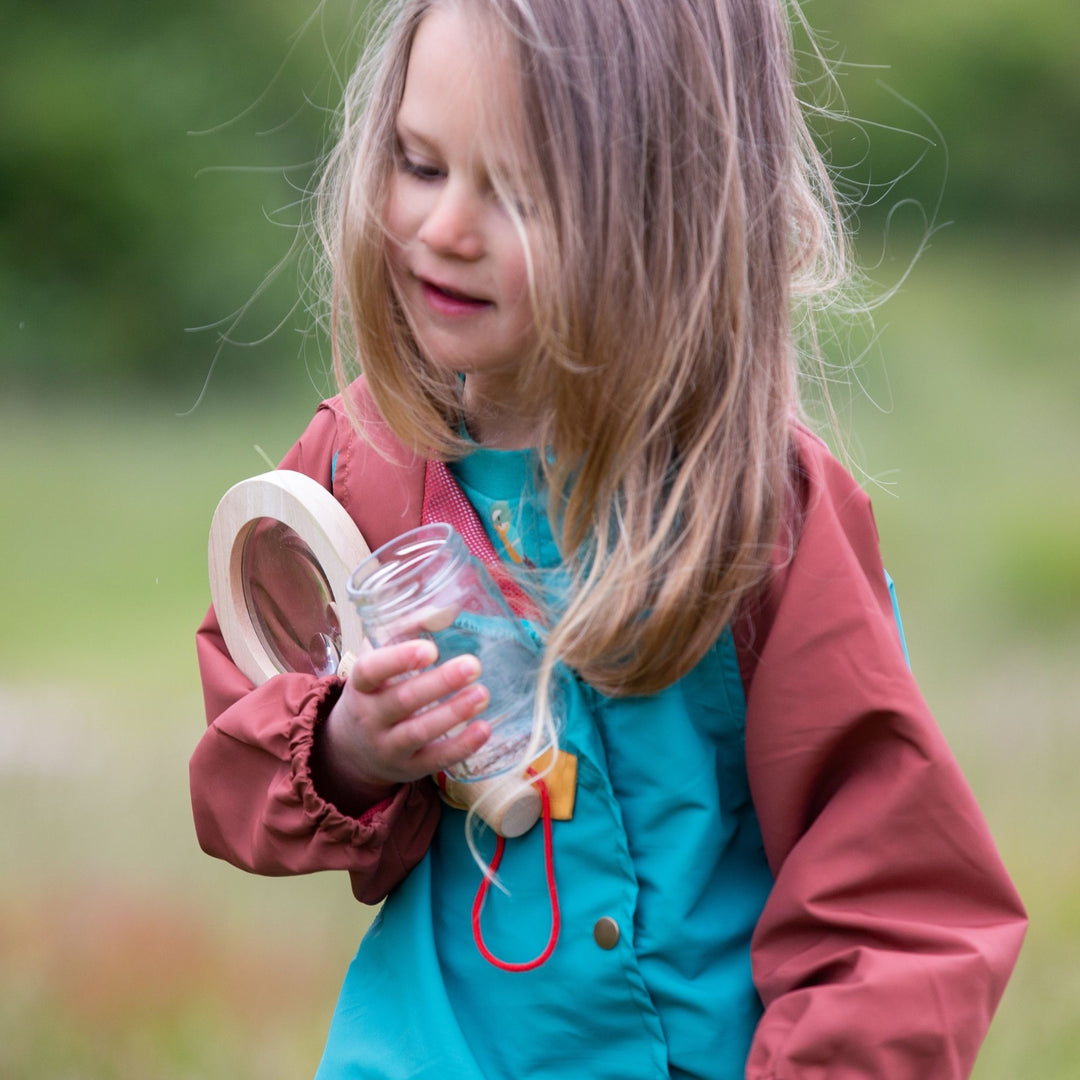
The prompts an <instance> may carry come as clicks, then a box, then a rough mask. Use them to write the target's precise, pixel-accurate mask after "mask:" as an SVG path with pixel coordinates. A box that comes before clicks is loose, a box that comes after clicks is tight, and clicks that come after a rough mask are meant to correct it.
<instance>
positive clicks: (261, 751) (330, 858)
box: [190, 402, 440, 903]
mask: <svg viewBox="0 0 1080 1080" xmlns="http://www.w3.org/2000/svg"><path fill="white" fill-rule="evenodd" d="M347 424H348V421H347V420H346V419H345V417H344V413H343V411H342V409H341V407H340V403H339V402H328V403H325V404H324V405H323V406H322V407H320V409H319V411H318V413H317V414H316V416H315V418H314V420H313V421H312V423H311V425H310V426H309V427H308V429H307V430H306V431H305V433H304V434H303V436H302V437H301V438H300V440H299V441H298V442H297V443H296V445H295V446H294V447H293V448H292V449H291V450H290V451H289V453H288V454H287V455H286V457H285V458H284V460H283V461H282V463H281V467H282V468H289V469H296V470H297V471H300V472H304V473H306V474H307V475H309V476H312V477H313V478H314V479H316V480H318V481H319V482H320V483H322V484H323V485H324V486H325V487H327V488H330V487H331V478H332V475H333V477H334V483H333V489H334V491H335V494H338V488H339V486H340V480H341V477H340V476H339V475H337V474H338V473H339V472H341V473H342V474H343V475H346V476H347V475H348V466H349V465H350V464H353V465H355V462H356V458H357V457H358V455H359V452H358V451H357V450H356V449H355V447H353V446H352V443H353V441H355V437H353V438H352V439H350V438H349V436H350V434H351V432H350V431H349V429H348V428H347ZM343 450H344V453H345V459H344V461H342V452H343ZM335 455H337V456H338V459H339V460H338V462H335ZM385 461H386V458H385V457H384V456H380V455H376V456H375V457H374V458H370V459H366V460H365V462H364V464H366V465H367V466H368V467H369V470H370V472H371V473H372V476H373V481H372V484H371V487H370V490H369V491H367V492H364V493H363V495H361V490H362V474H359V473H356V472H355V470H354V473H353V476H352V480H351V483H352V487H351V488H350V489H349V490H350V491H351V493H352V495H353V498H352V500H351V501H352V502H353V504H354V505H355V504H357V503H358V502H359V503H362V504H363V506H364V507H365V516H366V517H368V518H371V517H372V516H373V515H375V516H377V515H379V514H380V510H382V511H383V512H385V517H384V519H383V520H384V521H385V520H387V518H388V519H389V522H390V523H393V522H394V521H395V519H396V517H398V516H401V515H404V514H407V513H408V505H407V504H406V503H403V502H402V500H403V498H407V497H409V483H405V484H402V483H395V482H394V477H396V476H398V475H399V474H400V470H395V469H394V468H393V467H392V466H391V465H383V466H382V467H380V466H379V464H378V463H380V462H385ZM373 463H374V464H373ZM414 472H415V470H412V471H410V472H409V477H410V478H411V477H412V474H413V473H414ZM388 490H389V491H392V492H393V497H394V498H395V499H397V500H398V502H402V505H401V506H398V507H396V508H395V509H394V510H393V511H387V506H386V504H385V503H384V502H381V501H380V498H381V494H382V493H383V492H385V491H388ZM413 499H414V501H415V503H416V515H417V517H418V516H419V499H418V496H416V495H415V494H414V495H413ZM347 509H349V507H348V505H347ZM353 517H354V519H355V518H356V517H357V515H356V514H355V513H353ZM382 527H383V528H391V527H393V525H392V524H386V525H383V526H382ZM361 531H364V530H363V523H361ZM365 535H367V534H366V533H365ZM196 648H197V652H198V659H199V668H200V673H201V676H202V683H203V694H204V699H205V705H206V717H207V728H206V731H205V732H204V734H203V736H202V738H201V739H200V741H199V744H198V746H197V747H196V749H195V752H194V754H193V755H192V758H191V763H190V783H191V799H192V809H193V814H194V820H195V829H196V834H197V836H198V838H199V843H200V844H201V846H202V847H203V849H204V850H205V851H207V852H208V853H209V854H211V855H215V856H217V857H219V858H222V859H226V860H227V861H229V862H231V863H233V864H234V865H236V866H239V867H242V868H243V869H245V870H250V871H252V872H254V873H260V874H271V875H282V874H302V873H310V872H312V871H316V870H347V871H349V873H350V876H351V879H352V887H353V892H354V894H355V895H356V897H357V898H358V899H360V900H363V901H365V902H367V903H374V902H377V901H378V900H381V899H382V898H383V897H384V896H385V895H386V893H387V892H388V891H389V890H390V889H391V888H392V887H393V886H394V885H396V884H397V883H398V882H400V881H401V879H402V878H403V877H404V876H405V875H406V874H407V873H408V872H409V870H411V869H412V867H413V866H414V865H415V864H416V863H417V862H418V861H419V860H420V859H421V858H422V857H423V854H424V852H425V851H426V850H427V846H428V844H429V843H430V841H431V837H432V835H433V834H434V830H435V827H436V825H437V823H438V818H439V807H440V804H439V800H438V797H437V794H436V792H435V789H434V785H433V784H432V783H431V782H430V781H426V780H425V781H422V782H419V783H416V784H408V785H403V786H401V787H400V788H398V789H397V791H396V792H395V794H394V795H393V797H392V798H389V799H386V800H383V801H382V802H379V803H377V804H375V805H373V806H371V807H369V808H368V809H367V810H365V811H364V812H363V813H362V814H361V815H360V816H358V817H352V816H348V815H346V814H343V813H342V812H341V811H339V810H338V809H337V807H335V806H334V805H332V804H331V803H329V802H327V801H326V800H325V799H324V798H323V797H322V796H321V795H320V793H319V791H318V790H317V787H316V784H315V782H314V780H313V778H312V770H311V754H312V747H313V745H314V741H315V740H316V739H317V738H318V733H319V725H320V724H321V722H322V721H323V720H324V719H325V717H326V715H327V714H328V713H329V710H330V708H331V707H332V706H333V703H334V701H335V700H336V698H337V694H338V693H339V692H340V686H341V683H340V681H339V680H337V679H320V678H318V677H316V676H314V675H307V674H300V673H284V674H281V675H276V676H274V677H273V678H271V679H269V680H267V681H266V682H265V683H263V684H262V685H261V686H258V687H256V686H253V685H252V683H251V682H250V681H249V680H248V679H247V677H246V676H245V675H244V674H243V673H242V672H241V671H239V670H238V669H237V667H236V666H235V665H234V664H233V662H232V660H231V658H230V657H229V654H228V650H227V648H226V646H225V642H224V641H223V639H222V636H221V631H220V628H219V626H218V623H217V619H216V617H215V615H214V612H213V611H210V612H209V614H208V615H207V617H206V619H205V620H204V622H203V624H202V625H201V626H200V627H199V630H198V632H197V635H196Z"/></svg>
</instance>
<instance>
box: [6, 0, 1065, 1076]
mask: <svg viewBox="0 0 1080 1080" xmlns="http://www.w3.org/2000/svg"><path fill="white" fill-rule="evenodd" d="M805 10H806V13H807V16H808V18H809V19H810V21H811V23H812V24H813V25H814V26H815V27H817V28H818V29H819V31H820V32H821V34H822V38H823V41H824V43H825V46H826V49H827V51H828V53H829V55H830V56H831V57H832V58H833V59H834V60H836V61H839V62H840V66H839V68H838V81H839V84H840V87H841V89H842V92H843V94H844V97H845V98H846V101H847V107H848V109H849V110H850V112H851V114H852V115H853V116H855V117H859V118H862V120H863V122H862V123H855V122H852V121H848V122H825V121H822V122H821V123H820V125H819V126H820V129H821V131H822V135H823V138H824V139H826V140H827V143H828V145H829V148H830V154H831V157H832V160H833V163H834V165H835V166H836V168H837V169H838V170H839V171H840V176H841V182H842V184H843V186H844V189H845V190H846V191H847V192H849V193H850V194H852V195H855V194H858V193H860V192H861V193H863V195H864V196H865V199H864V201H866V202H868V203H870V204H872V205H870V206H869V207H868V208H867V209H866V210H865V211H864V212H863V213H862V214H861V215H860V219H859V220H860V252H861V255H862V259H863V262H864V264H865V265H866V266H867V268H868V274H869V277H870V279H871V281H872V282H873V283H874V287H875V288H876V289H877V291H878V292H879V293H882V292H887V291H888V290H889V289H891V288H892V287H893V286H898V289H897V291H896V294H895V295H894V296H893V297H892V298H891V299H890V300H889V301H888V303H886V304H885V305H884V306H883V307H882V308H881V309H880V310H879V311H877V313H876V315H875V323H874V326H873V327H872V328H871V327H868V326H867V325H865V324H859V325H857V326H856V327H855V328H854V329H853V331H852V333H851V334H850V335H849V336H848V338H847V340H846V342H842V355H846V356H847V358H848V359H850V360H854V361H857V362H856V363H855V364H854V365H853V366H852V367H851V368H850V370H848V371H846V372H838V373H837V375H836V381H835V383H834V385H832V386H831V388H830V390H831V394H832V397H833V399H834V401H835V402H836V404H837V406H838V409H839V412H840V420H841V427H842V429H843V431H844V432H845V438H846V441H847V445H848V449H849V451H850V453H851V455H852V458H853V460H854V462H855V464H856V466H857V468H858V469H859V470H860V472H861V475H862V476H863V477H864V478H865V482H866V484H867V486H868V488H869V490H870V491H871V493H872V495H873V497H874V502H875V508H876V513H877V517H878V522H879V526H880V528H881V532H882V542H883V549H884V553H885V559H886V563H887V565H888V566H889V568H890V570H891V571H892V573H893V576H894V577H895V578H896V579H897V581H898V583H899V587H900V593H901V599H902V602H903V605H904V610H905V621H906V626H907V632H908V639H909V644H910V647H911V651H912V661H913V664H914V667H915V669H916V672H917V674H918V675H919V677H920V680H921V682H922V684H923V687H924V690H925V692H926V695H927V697H928V699H929V700H930V703H931V705H932V706H933V708H934V710H935V712H936V714H937V716H938V717H939V720H940V723H941V726H942V728H943V729H944V730H945V732H946V734H947V736H948V737H949V739H950V741H951V743H952V744H953V746H954V748H955V750H956V753H957V755H958V757H959V758H960V760H961V763H962V765H963V766H964V768H965V770H966V772H967V773H968V776H969V778H970V780H971V782H972V785H973V786H974V788H975V790H976V793H977V795H978V796H979V799H980V801H981V802H982V804H983V807H984V809H985V811H986V814H987V816H988V818H989V820H990V823H991V826H992V828H993V830H994V833H995V835H996V836H997V838H998V841H999V844H1000V846H1001V849H1002V852H1003V855H1004V857H1005V860H1006V863H1007V864H1008V865H1009V867H1010V869H1011V870H1012V872H1013V874H1014V876H1015V878H1016V880H1017V883H1018V885H1019V887H1020V889H1021V891H1022V893H1023V895H1024V897H1025V899H1026V900H1027V902H1028V905H1029V907H1030V911H1031V915H1032V929H1031V932H1030V935H1029V939H1028V944H1027V947H1026V950H1025V952H1024V955H1023V957H1022V959H1021V963H1020V966H1019V968H1018V971H1017V974H1016V976H1015V978H1014V980H1013V982H1012V984H1011V985H1010V988H1009V990H1008V992H1007V995H1006V997H1005V1000H1004V1002H1003V1004H1002V1007H1001V1010H1000V1013H999V1016H998V1018H997V1020H996V1022H995V1025H994V1027H993V1029H992V1031H991V1034H990V1037H989V1039H988V1041H987V1044H986V1046H985V1048H984V1051H983V1054H982V1056H981V1058H980V1061H979V1065H978V1067H977V1070H976V1076H977V1077H979V1078H981V1080H1015V1078H1017V1077H1027V1076H1038V1077H1040V1078H1044V1080H1049V1078H1062V1080H1064V1078H1066V1077H1074V1076H1076V1075H1077V1070H1078V1069H1080V1024H1078V1023H1077V1007H1076V1004H1075V1003H1076V1002H1077V1001H1080V854H1078V849H1077V840H1076V822H1077V821H1080V785H1078V784H1077V783H1076V780H1075V776H1076V772H1077V764H1078V762H1080V730H1078V725H1077V724H1076V723H1075V718H1076V712H1077V702H1078V701H1080V673H1078V671H1080V667H1078V664H1077V662H1076V654H1077V648H1076V646H1077V642H1078V631H1080V493H1078V485H1077V481H1076V475H1075V473H1076V465H1077V463H1078V462H1080V454H1078V451H1080V422H1078V421H1080V407H1078V400H1080V366H1078V365H1077V363H1076V361H1077V345H1076V342H1077V340H1078V336H1080V317H1078V307H1080V305H1078V300H1080V235H1078V229H1077V226H1078V223H1080V211H1078V208H1077V200H1076V198H1075V189H1076V177H1077V173H1078V168H1077V167H1078V166H1080V160H1078V158H1080V153H1078V150H1077V146H1078V136H1080V68H1078V66H1077V64H1076V59H1075V58H1076V55H1077V51H1078V46H1080V9H1077V8H1076V7H1075V5H1071V4H1064V5H1063V4H1061V3H1060V0H1027V2H1026V3H1024V4H1020V3H1019V2H1018V0H997V2H988V0H982V2H980V3H978V4H976V3H975V2H974V0H956V2H954V3H953V4H951V5H948V6H944V5H940V4H932V3H930V2H929V0H910V2H909V3H907V4H905V5H891V6H883V5H875V4H867V3H856V2H855V0H816V2H808V3H807V4H806V5H805ZM360 12H361V5H358V4H350V3H348V2H346V0H340V2H334V0H328V2H327V3H325V4H324V5H323V6H322V7H321V8H320V9H318V10H316V9H315V8H314V3H313V0H312V2H310V3H304V2H303V0H263V2H262V3H260V4H257V5H256V4H254V3H251V2H249V0H234V2H233V3H232V4H228V5H223V4H219V3H211V2H209V0H189V2H188V3H186V4H184V5H182V6H179V7H178V6H176V5H154V4H146V3H136V2H132V0H127V2H120V0H99V2H98V3H95V4H85V3H73V2H70V0H66V2H65V0H55V2H53V3H51V4H48V5H37V6H34V5H30V4H28V3H25V2H24V3H21V4H18V3H16V4H13V3H12V2H11V0H7V2H6V3H4V4H3V5H2V6H0V451H2V452H3V459H4V467H3V470H2V474H0V475H2V480H0V500H2V502H0V506H2V516H3V527H2V530H0V598H2V610H3V613H4V616H5V617H4V618H3V620H2V622H0V779H2V781H3V782H2V785H0V811H2V814H3V828H2V831H0V866H2V868H3V876H2V879H0V881H2V884H0V1075H3V1076H5V1077H12V1078H30V1077H33V1078H45V1080H59V1078H61V1077H63V1078H65V1080H67V1078H108V1080H112V1078H117V1080H120V1078H123V1080H134V1078H140V1080H143V1078H146V1077H154V1078H163V1080H168V1078H194V1077H220V1076H229V1077H236V1078H243V1077H251V1078H260V1080H261V1078H267V1080H271V1078H294V1077H298V1076H305V1075H310V1074H311V1072H312V1071H313V1069H314V1066H315V1063H316V1061H317V1059H318V1054H319V1050H320V1047H321V1041H322V1038H323V1035H324V1032H325V1025H326V1023H327V1019H328V1017H329V1012H330V1009H331V1007H332V1004H333V1000H334V997H335V995H336V990H337V985H338V982H339V980H340V977H341V975H342V974H343V971H344V967H345V964H346V963H347V961H348V958H349V956H350V954H351V950H352V948H353V947H354V944H355V942H356V940H357V938H358V936H359V933H360V931H361V929H362V927H363V925H364V922H365V920H366V913H365V912H364V911H363V910H362V909H360V908H359V907H358V906H357V905H355V904H354V903H353V901H352V900H351V897H350V894H349V890H348V884H347V882H346V880H345V879H344V878H343V877H336V876H322V877H316V878H312V879H304V880H275V881H269V880H261V879H256V878H253V877H248V876H246V875H243V874H241V873H239V872H238V871H234V870H232V869H231V868H229V867H227V866H224V865H221V864H218V863H216V862H214V861H212V860H210V859H208V858H206V857H204V856H202V855H201V854H200V853H199V851H198V850H197V848H196V845H195V841H194V837H193V834H192V830H191V826H190V814H189V809H188V801H187V786H186V785H187V776H186V763H187V758H188V755H189V754H190V751H191V748H192V747H193V745H194V743H195V741H196V740H197V738H198V736H199V733H200V730H201V727H202V716H201V699H200V692H199V688H198V678H197V673H196V670H195V666H194V651H193V645H192V631H193V628H194V626H195V624H196V623H197V622H198V620H199V618H200V617H201V614H202V612H203V610H204V609H205V606H206V604H207V601H208V589H207V585H206V569H205V540H206V531H207V528H208V525H209V521H210V516H211V514H212V512H213V509H214V506H215V504H216V502H217V499H218V498H219V497H220V495H221V493H222V492H223V491H224V490H225V488H226V487H228V486H229V485H230V484H231V483H233V482H234V481H236V480H238V479H240V478H242V477H244V476H247V475H251V474H253V473H256V472H259V471H262V469H263V468H264V463H263V459H262V457H261V455H260V453H259V451H258V450H257V449H256V447H259V448H261V449H262V451H264V452H265V453H266V454H268V455H269V456H270V457H271V458H273V459H275V460H276V459H277V458H278V457H279V456H280V455H281V454H282V453H283V452H284V450H285V449H286V448H287V447H288V446H289V445H290V443H291V442H292V441H293V439H294V437H295V435H296V434H297V433H298V431H299V430H300V429H301V427H302V426H303V425H304V424H305V423H306V421H307V419H308V417H309V416H310V414H311V412H312V410H313V408H314V405H315V403H316V402H317V401H318V399H319V398H320V397H321V396H323V395H324V394H325V393H327V392H329V389H330V380H329V378H328V376H327V374H326V366H327V365H326V348H325V344H324V343H323V342H322V340H321V339H320V336H319V335H318V333H316V332H315V329H314V328H315V326H316V316H315V314H314V313H313V312H312V307H311V291H310V289H309V288H308V285H307V276H308V274H309V272H310V260H309V259H307V258H306V257H305V256H304V255H303V249H302V246H301V247H300V248H295V247H294V245H295V243H296V242H297V239H298V236H299V233H298V231H297V230H298V226H299V225H300V224H301V223H302V221H303V219H304V209H303V206H304V202H303V196H304V192H305V190H308V189H309V188H310V184H311V179H312V176H313V174H314V171H315V167H316V162H317V160H318V158H319V155H320V153H321V152H322V150H323V147H324V141H325V138H326V135H327V132H328V131H329V130H330V126H331V117H330V111H331V110H332V109H333V107H334V106H335V105H336V103H337V100H338V97H339V93H340V85H341V76H340V74H339V73H340V72H341V71H342V70H344V69H345V68H347V66H348V64H349V62H350V58H351V57H352V56H353V55H355V50H354V48H353V46H352V44H350V42H351V41H352V40H353V39H354V38H355V34H354V28H355V26H356V25H357V21H358V17H359V15H360ZM928 234H930V235H929V246H928V248H927V249H926V250H925V251H924V252H923V253H922V256H921V258H920V259H919V260H918V261H917V262H916V263H915V265H914V267H913V268H911V273H910V274H908V275H907V276H906V277H905V272H906V271H907V269H908V268H909V266H910V263H911V260H912V258H913V256H914V255H915V253H916V251H917V250H918V249H919V247H920V244H921V242H922V240H924V239H925V238H926V237H927V235H928ZM264 286H265V287H264ZM298 298H299V299H298ZM237 313H239V314H240V317H239V319H238V320H237V319H234V315H236V314H237ZM214 324H217V326H218V328H217V329H204V330H201V331H191V330H189V328H192V327H200V326H201V327H207V326H212V325H214ZM223 333H224V334H226V335H227V336H228V337H230V338H231V341H229V342H226V343H222V340H221V338H222V334H223ZM256 342H258V344H251V343H256ZM211 371H212V375H211ZM208 376H209V381H207V380H208ZM204 384H205V393H204V392H203V390H204Z"/></svg>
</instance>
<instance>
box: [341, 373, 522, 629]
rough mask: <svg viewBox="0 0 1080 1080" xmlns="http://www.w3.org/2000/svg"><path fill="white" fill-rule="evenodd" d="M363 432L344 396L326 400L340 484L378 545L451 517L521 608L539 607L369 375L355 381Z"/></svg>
mask: <svg viewBox="0 0 1080 1080" xmlns="http://www.w3.org/2000/svg"><path fill="white" fill-rule="evenodd" d="M349 393H350V396H351V399H352V406H353V408H352V412H353V414H354V417H353V418H354V419H355V420H356V421H358V422H359V426H360V432H359V434H358V433H357V431H356V429H355V428H354V426H353V419H350V416H349V411H348V410H347V409H346V407H345V403H344V402H343V401H342V400H341V398H340V397H338V398H334V399H331V400H330V401H328V402H326V403H325V405H324V407H325V408H329V409H331V410H332V411H333V412H334V414H335V418H336V424H337V437H336V440H335V443H336V447H337V450H336V452H335V456H334V465H333V492H334V495H335V496H336V497H337V499H338V501H339V502H340V503H341V504H342V506H344V507H345V509H346V510H347V511H348V512H349V516H350V517H351V518H352V519H353V521H355V522H356V524H357V526H359V529H360V532H361V533H362V534H363V536H364V539H365V540H366V541H367V545H368V547H369V548H371V550H372V551H374V550H375V549H376V548H378V547H381V546H382V545H383V544H385V543H387V541H389V540H393V539H394V537H395V536H400V535H401V534H402V533H403V532H407V531H408V530H409V529H412V528H415V527H416V526H417V525H427V524H429V523H430V522H434V521H445V522H446V523H447V524H449V525H452V526H453V527H454V528H455V529H456V530H457V531H458V532H459V533H460V534H461V536H462V538H463V539H464V541H465V546H466V547H467V548H468V549H469V551H470V553H471V554H472V555H473V556H475V557H476V558H477V559H479V560H480V561H481V562H482V563H483V564H484V565H485V566H486V567H487V568H488V570H489V572H490V573H491V575H492V577H494V578H495V581H496V582H497V583H498V585H499V588H500V589H502V592H503V595H504V596H505V597H506V599H507V601H508V602H509V604H510V606H511V608H513V610H514V612H515V613H516V614H517V615H519V616H521V617H531V616H534V615H535V614H536V607H535V605H534V604H533V603H532V601H531V600H530V599H529V597H528V595H527V594H526V593H525V591H524V590H523V589H522V588H521V586H520V585H518V584H517V583H516V582H515V581H514V579H513V578H512V577H511V575H510V573H509V571H508V570H507V569H506V567H505V566H504V565H503V563H502V561H501V560H500V559H499V557H498V555H497V554H496V553H495V548H494V547H493V546H492V543H491V541H490V540H489V539H488V535H487V533H486V532H485V531H484V526H483V525H481V523H480V519H479V518H478V517H477V515H476V511H475V510H474V509H473V507H472V503H470V502H469V500H468V498H467V497H466V495H465V492H463V491H462V490H461V487H460V486H459V485H458V483H457V481H456V480H455V479H454V477H453V476H452V475H451V473H450V470H449V469H448V468H447V467H446V464H445V462H442V461H428V460H425V459H424V458H422V457H420V456H419V455H418V454H415V453H413V452H412V451H410V450H409V449H408V448H407V447H406V446H404V445H403V444H402V443H401V441H400V440H399V439H398V438H397V436H395V435H394V433H393V432H392V431H391V430H390V426H389V425H388V424H387V423H386V421H385V420H384V419H383V418H382V416H381V414H380V413H379V410H378V408H377V407H376V405H375V402H374V400H373V399H372V397H371V392H370V391H369V390H368V388H367V384H366V382H365V381H364V379H363V377H361V378H359V379H357V380H356V382H354V383H353V384H352V386H350V388H349Z"/></svg>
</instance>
